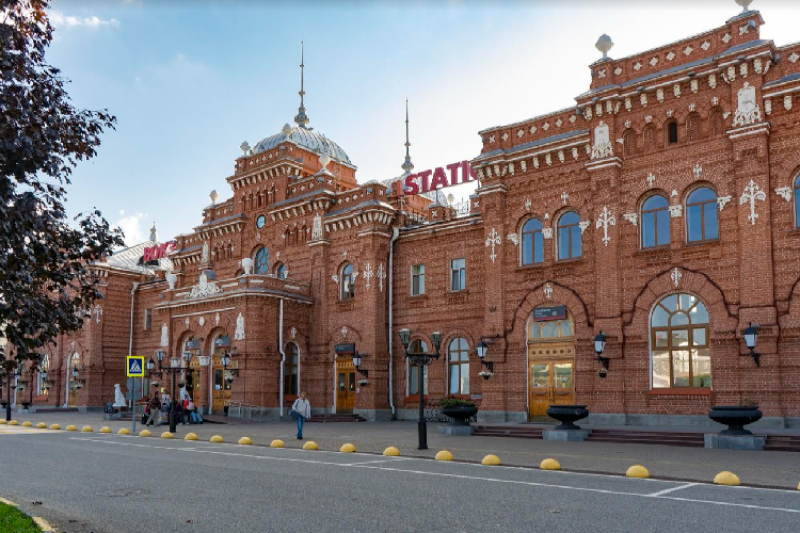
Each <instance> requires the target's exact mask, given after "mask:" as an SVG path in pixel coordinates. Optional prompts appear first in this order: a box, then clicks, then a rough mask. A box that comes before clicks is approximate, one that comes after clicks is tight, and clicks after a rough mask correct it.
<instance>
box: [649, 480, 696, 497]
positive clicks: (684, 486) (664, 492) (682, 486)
mask: <svg viewBox="0 0 800 533" xmlns="http://www.w3.org/2000/svg"><path fill="white" fill-rule="evenodd" d="M696 485H699V483H687V484H686V485H681V486H680V487H672V488H671V489H664V490H660V491H658V492H654V493H652V494H647V495H646V496H649V497H651V498H657V497H659V496H663V495H664V494H669V493H670V492H675V491H676V490H683V489H688V488H689V487H694V486H696Z"/></svg>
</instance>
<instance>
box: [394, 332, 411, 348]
mask: <svg viewBox="0 0 800 533" xmlns="http://www.w3.org/2000/svg"><path fill="white" fill-rule="evenodd" d="M397 334H398V335H399V336H400V343H401V344H402V345H403V348H405V349H408V345H409V343H410V342H411V330H410V329H408V328H403V329H401V330H400V331H398V332H397Z"/></svg>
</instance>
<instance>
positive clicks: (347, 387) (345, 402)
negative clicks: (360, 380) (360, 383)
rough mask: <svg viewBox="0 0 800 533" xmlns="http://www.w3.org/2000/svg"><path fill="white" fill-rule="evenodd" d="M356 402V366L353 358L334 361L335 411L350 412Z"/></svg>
mask: <svg viewBox="0 0 800 533" xmlns="http://www.w3.org/2000/svg"><path fill="white" fill-rule="evenodd" d="M355 404H356V367H355V366H353V360H352V359H349V358H348V360H344V359H342V360H341V361H339V360H337V361H336V412H337V413H346V414H350V413H352V412H353V407H355Z"/></svg>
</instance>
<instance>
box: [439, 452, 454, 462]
mask: <svg viewBox="0 0 800 533" xmlns="http://www.w3.org/2000/svg"><path fill="white" fill-rule="evenodd" d="M436 460H437V461H452V460H453V454H452V453H450V452H448V451H447V450H442V451H440V452H439V453H437V454H436Z"/></svg>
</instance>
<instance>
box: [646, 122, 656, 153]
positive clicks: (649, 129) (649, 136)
mask: <svg viewBox="0 0 800 533" xmlns="http://www.w3.org/2000/svg"><path fill="white" fill-rule="evenodd" d="M644 149H645V151H647V152H652V151H653V150H655V149H656V127H655V126H654V125H653V124H648V125H647V126H645V128H644Z"/></svg>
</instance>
